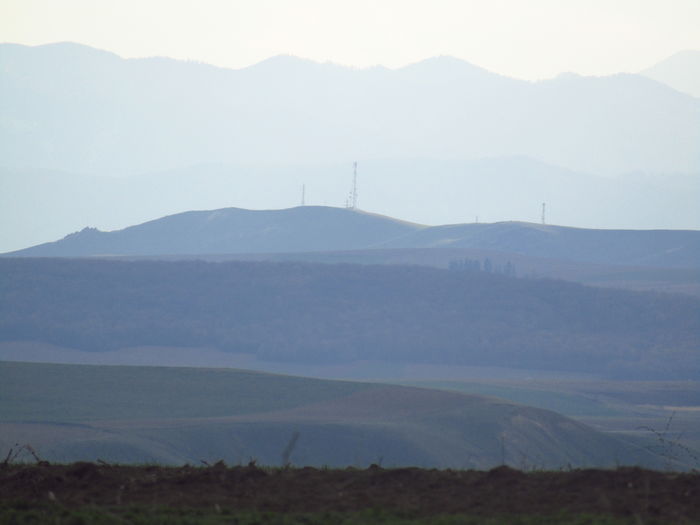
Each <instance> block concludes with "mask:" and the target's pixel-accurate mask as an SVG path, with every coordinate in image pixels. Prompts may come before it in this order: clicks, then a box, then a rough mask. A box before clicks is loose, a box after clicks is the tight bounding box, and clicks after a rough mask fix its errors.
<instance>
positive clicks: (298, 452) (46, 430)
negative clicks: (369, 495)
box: [0, 362, 661, 468]
mask: <svg viewBox="0 0 700 525" xmlns="http://www.w3.org/2000/svg"><path fill="white" fill-rule="evenodd" d="M0 380H1V382H2V384H3V392H4V394H3V396H2V399H1V400H0V429H2V432H0V436H1V437H0V440H1V441H0V446H2V447H3V448H7V447H9V446H12V445H14V443H16V442H20V443H31V445H32V446H33V447H34V448H36V449H37V451H38V452H39V454H40V455H41V456H42V457H45V458H47V459H50V460H54V461H70V460H77V459H88V460H95V459H97V458H101V459H103V460H107V461H122V462H123V461H159V462H166V463H184V462H191V463H198V462H199V460H202V459H203V460H207V461H215V460H217V459H224V460H225V461H227V462H229V463H238V462H247V461H248V460H249V459H250V458H251V457H253V458H257V460H258V461H259V462H260V463H264V464H270V465H272V464H280V462H281V461H282V456H283V451H284V449H285V447H286V446H287V445H288V443H289V441H290V437H291V436H293V435H294V434H295V433H298V443H297V444H296V446H295V447H294V449H293V450H292V452H291V455H290V458H291V460H292V461H293V462H294V463H295V464H299V465H316V466H321V465H329V466H345V465H356V466H366V465H367V464H369V463H375V462H383V464H384V465H386V466H398V465H419V466H427V467H462V468H464V467H472V468H488V467H490V466H494V465H497V464H500V463H503V462H507V463H509V464H511V465H514V466H520V467H525V468H527V466H528V465H530V466H532V467H535V466H536V467H540V468H541V467H547V468H556V467H562V466H566V465H571V466H613V465H621V464H635V465H648V466H658V465H660V464H661V462H660V459H661V458H659V457H657V456H655V455H654V454H652V453H650V452H649V451H647V450H645V449H644V448H643V447H642V446H640V445H639V444H635V443H632V442H627V441H623V440H620V439H617V438H615V437H612V436H609V435H605V434H602V433H599V432H596V431H594V430H593V429H591V428H589V427H587V426H585V425H582V424H579V423H576V422H575V421H573V420H570V419H567V418H565V417H563V416H559V415H557V414H555V413H553V412H549V411H546V410H541V409H535V408H530V407H525V406H522V405H516V404H513V403H509V402H505V401H501V400H498V399H493V398H484V397H479V396H474V395H465V394H457V393H451V392H441V391H435V390H425V389H416V388H409V387H399V386H387V385H380V384H368V383H348V382H338V381H323V380H314V379H302V378H295V377H289V376H274V375H269V374H261V373H254V372H248V371H240V370H232V369H215V370H212V369H209V370H207V369H185V368H180V369H169V368H152V367H142V368H138V367H93V366H66V365H40V364H23V363H2V362H0Z"/></svg>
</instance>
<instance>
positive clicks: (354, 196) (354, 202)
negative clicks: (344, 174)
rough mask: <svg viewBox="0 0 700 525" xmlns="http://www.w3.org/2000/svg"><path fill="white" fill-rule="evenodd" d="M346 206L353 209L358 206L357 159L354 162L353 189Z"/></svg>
mask: <svg viewBox="0 0 700 525" xmlns="http://www.w3.org/2000/svg"><path fill="white" fill-rule="evenodd" d="M345 207H346V208H350V209H352V210H354V209H356V208H357V161H355V162H353V163H352V189H351V190H350V195H349V196H348V199H347V200H346V201H345Z"/></svg>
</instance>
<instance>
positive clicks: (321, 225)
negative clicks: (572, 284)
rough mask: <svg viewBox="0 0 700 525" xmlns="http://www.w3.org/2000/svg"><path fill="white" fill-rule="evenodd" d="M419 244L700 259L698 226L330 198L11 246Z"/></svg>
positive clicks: (104, 251)
mask: <svg viewBox="0 0 700 525" xmlns="http://www.w3.org/2000/svg"><path fill="white" fill-rule="evenodd" d="M416 248H423V249H425V248H428V249H440V248H452V249H454V248H460V249H473V250H492V251H498V252H507V253H513V254H520V255H528V256H536V257H539V258H554V259H563V260H570V261H580V262H588V263H600V264H614V265H636V266H659V267H672V268H673V267H675V268H698V267H699V266H700V231H694V230H685V231H683V230H591V229H579V228H566V227H561V226H552V225H543V224H533V223H522V222H501V223H493V224H476V223H472V224H456V225H445V226H432V227H430V226H424V225H419V224H414V223H408V222H403V221H399V220H396V219H392V218H390V217H385V216H381V215H375V214H370V213H366V212H362V211H359V210H353V209H348V208H331V207H325V206H302V207H296V208H289V209H283V210H268V211H253V210H243V209H239V208H224V209H220V210H212V211H190V212H185V213H179V214H175V215H171V216H167V217H163V218H161V219H157V220H154V221H149V222H146V223H143V224H139V225H136V226H131V227H129V228H125V229H123V230H117V231H112V232H103V231H99V230H97V229H95V228H85V229H83V230H81V231H79V232H76V233H73V234H70V235H68V236H66V237H65V238H63V239H61V240H59V241H56V242H51V243H45V244H40V245H38V246H34V247H31V248H26V249H24V250H18V251H15V252H11V253H9V254H6V255H11V256H21V257H76V256H166V255H183V256H184V255H214V254H254V253H258V254H260V253H271V254H272V253H301V252H327V251H339V250H343V251H346V250H363V249H365V250H366V249H416Z"/></svg>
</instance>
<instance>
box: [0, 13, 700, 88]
mask: <svg viewBox="0 0 700 525" xmlns="http://www.w3.org/2000/svg"><path fill="white" fill-rule="evenodd" d="M698 28H700V0H461V1H460V0H347V1H346V0H191V1H190V0H0V41H4V42H16V43H21V44H29V45H36V44H43V43H49V42H59V41H73V42H79V43H83V44H88V45H91V46H94V47H97V48H101V49H106V50H109V51H113V52H115V53H117V54H119V55H121V56H124V57H143V56H154V55H160V56H170V57H173V58H180V59H192V60H198V61H202V62H207V63H211V64H215V65H219V66H225V67H234V68H238V67H243V66H247V65H250V64H253V63H255V62H259V61H260V60H263V59H265V58H267V57H270V56H273V55H277V54H292V55H297V56H301V57H305V58H311V59H314V60H317V61H327V60H328V61H332V62H337V63H341V64H346V65H353V66H358V67H364V66H369V65H374V64H383V65H386V66H389V67H398V66H402V65H405V64H407V63H411V62H415V61H418V60H421V59H423V58H427V57H430V56H435V55H441V54H442V55H452V56H456V57H459V58H462V59H464V60H467V61H469V62H472V63H474V64H477V65H480V66H482V67H485V68H487V69H490V70H492V71H496V72H498V73H502V74H506V75H509V76H515V77H520V78H527V79H537V78H546V77H551V76H554V75H556V74H558V73H560V72H562V71H574V72H577V73H580V74H593V75H596V74H597V75H601V74H610V73H615V72H619V71H632V72H635V71H638V70H640V69H643V68H645V67H647V66H650V65H652V64H653V63H655V62H657V61H659V60H661V59H663V58H666V57H667V56H669V55H671V54H673V53H675V52H676V51H680V50H684V49H700V29H698Z"/></svg>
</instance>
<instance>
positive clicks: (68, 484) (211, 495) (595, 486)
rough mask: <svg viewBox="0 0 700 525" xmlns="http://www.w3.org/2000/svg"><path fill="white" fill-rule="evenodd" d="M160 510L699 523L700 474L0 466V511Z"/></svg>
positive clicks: (624, 470)
mask: <svg viewBox="0 0 700 525" xmlns="http://www.w3.org/2000/svg"><path fill="white" fill-rule="evenodd" d="M17 502H23V503H24V504H29V505H37V506H45V505H47V504H57V505H58V504H60V505H61V506H63V507H64V508H80V507H84V506H90V507H92V508H95V507H96V508H100V507H109V508H110V509H114V508H119V507H125V508H126V507H133V506H156V505H159V506H167V507H170V508H183V509H185V508H217V509H218V508H227V509H233V510H235V511H259V512H276V513H314V512H341V513H342V512H356V511H363V510H367V509H383V510H387V511H391V512H395V513H400V514H401V515H402V516H412V517H418V518H419V517H426V516H437V515H442V516H444V515H468V516H482V517H492V516H504V515H518V516H533V515H539V516H546V515H561V514H568V515H598V516H611V517H619V518H629V519H630V520H633V522H637V523H647V522H650V521H651V522H654V523H700V474H699V473H666V472H658V471H650V470H643V469H639V468H619V469H616V470H572V471H566V472H551V471H549V472H545V471H541V472H527V473H526V472H521V471H518V470H514V469H511V468H508V467H498V468H495V469H493V470H490V471H457V470H426V469H418V468H398V469H383V468H381V467H379V466H376V465H373V466H371V467H370V468H368V469H363V470H359V469H354V468H348V469H344V470H341V469H332V470H331V469H316V468H309V467H306V468H276V469H271V468H259V467H257V466H255V465H254V464H251V465H248V466H237V467H228V466H226V465H224V464H223V463H221V462H219V463H217V464H216V465H212V466H207V467H192V466H184V467H160V466H123V465H108V464H100V463H74V464H70V465H49V464H46V463H42V464H37V465H22V464H9V465H4V466H0V505H2V504H9V503H17Z"/></svg>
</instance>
